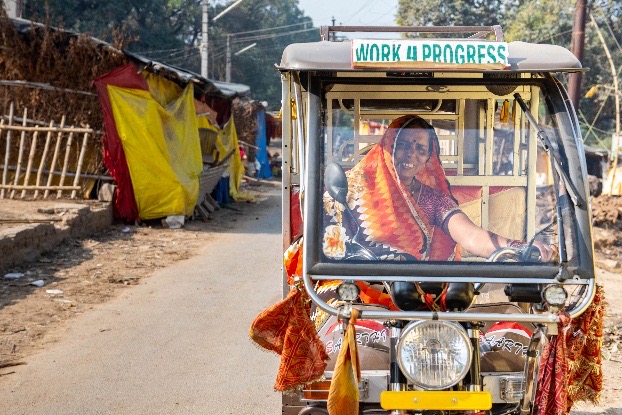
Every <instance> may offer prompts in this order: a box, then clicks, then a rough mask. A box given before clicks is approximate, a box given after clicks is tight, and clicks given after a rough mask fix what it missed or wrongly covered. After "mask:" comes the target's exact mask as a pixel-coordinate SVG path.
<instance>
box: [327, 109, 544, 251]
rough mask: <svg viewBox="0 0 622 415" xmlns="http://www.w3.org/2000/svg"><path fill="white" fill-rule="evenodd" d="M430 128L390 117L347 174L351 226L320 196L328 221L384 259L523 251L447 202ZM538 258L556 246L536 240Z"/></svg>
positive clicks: (409, 117) (451, 200)
mask: <svg viewBox="0 0 622 415" xmlns="http://www.w3.org/2000/svg"><path fill="white" fill-rule="evenodd" d="M439 153H440V147H439V142H438V137H437V136H436V133H435V131H434V128H433V127H432V126H430V125H429V124H428V123H427V122H426V121H424V120H423V119H422V118H420V117H418V116H412V115H407V116H403V117H400V118H398V119H396V120H394V121H393V122H392V123H391V125H390V126H389V129H388V130H387V131H386V132H385V134H384V136H383V137H382V139H381V140H380V142H379V143H378V145H376V146H374V147H373V148H372V150H371V151H370V152H369V153H368V154H367V155H366V156H365V157H364V158H363V159H362V160H361V161H360V162H359V163H358V164H357V165H356V166H354V167H353V168H352V169H351V170H350V171H348V173H347V176H348V205H349V206H350V208H351V210H352V211H353V213H354V215H355V216H356V217H357V222H358V223H352V221H351V220H350V217H349V216H348V215H342V213H343V209H344V208H343V206H341V205H340V204H339V203H338V202H335V201H333V200H332V199H331V198H330V197H329V196H325V198H324V202H325V208H326V211H327V213H328V218H329V219H330V222H331V224H333V225H334V224H335V223H337V224H338V225H341V226H343V228H344V229H345V231H346V234H347V235H348V237H349V238H352V237H353V236H354V235H355V234H356V233H357V230H358V227H359V226H360V228H361V229H360V232H359V236H358V238H357V239H358V241H357V242H360V243H361V245H363V246H365V248H367V249H368V250H370V251H372V252H373V253H374V254H376V256H378V257H379V258H381V259H389V260H391V259H393V260H431V261H451V260H459V259H460V254H459V251H458V250H457V249H456V246H457V244H459V245H461V246H462V247H463V248H464V249H465V250H467V251H469V252H471V253H473V254H474V255H477V256H480V257H489V256H490V255H491V254H492V253H493V252H494V251H495V250H496V249H497V248H499V247H504V246H514V247H516V246H520V245H522V244H524V243H523V242H522V241H516V240H510V239H507V238H505V237H503V236H500V235H497V234H495V233H492V232H489V231H486V230H484V229H482V228H480V227H478V226H477V225H475V224H474V223H473V222H472V221H471V220H470V219H469V218H468V217H467V215H466V214H464V213H463V212H462V211H461V210H460V207H459V206H458V204H457V203H456V201H455V199H454V198H453V197H452V195H451V192H450V189H449V183H448V181H447V179H446V178H445V173H444V170H443V168H442V165H441V161H440V158H439ZM534 246H536V247H537V248H538V249H539V250H540V253H541V256H542V261H543V262H547V261H551V260H552V259H553V258H554V256H555V254H556V249H555V247H553V246H549V245H545V244H541V243H539V242H535V243H534Z"/></svg>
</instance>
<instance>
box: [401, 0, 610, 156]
mask: <svg viewBox="0 0 622 415" xmlns="http://www.w3.org/2000/svg"><path fill="white" fill-rule="evenodd" d="M575 3H576V1H575V0H525V1H517V0H488V1H484V0H419V1H416V2H413V1H411V0H399V3H398V12H397V16H396V21H397V23H398V24H399V25H402V26H431V25H434V26H490V25H496V24H500V25H501V26H502V27H503V31H504V37H505V40H506V41H513V40H521V41H525V42H532V43H552V44H557V45H561V46H564V47H566V48H569V49H570V47H571V39H572V27H573V20H574V8H575ZM587 3H588V17H587V20H586V30H585V47H584V53H583V61H582V64H583V66H584V67H586V68H589V71H588V72H587V73H585V74H583V76H582V78H583V79H582V83H581V85H582V96H584V98H582V99H581V102H580V105H579V108H578V112H579V120H580V121H581V124H582V129H583V132H584V139H585V140H586V142H588V143H589V144H592V145H596V146H601V147H607V148H608V147H609V146H610V143H611V135H612V133H613V132H614V128H615V125H614V120H615V113H614V111H615V106H614V102H613V90H612V89H613V88H612V85H613V75H612V73H611V69H610V65H609V62H608V60H607V58H606V55H605V52H604V47H603V44H602V42H601V41H600V39H599V38H598V36H597V34H596V28H595V26H594V24H592V23H590V21H591V19H590V17H589V14H591V15H592V16H593V17H594V20H595V21H596V24H597V25H598V27H599V28H600V30H601V32H602V34H603V37H604V38H605V42H606V44H607V47H608V49H609V51H610V52H611V56H612V59H613V61H614V65H615V66H616V68H617V75H618V79H620V73H621V72H622V47H621V44H622V2H620V1H619V0H589V1H588V2H587ZM561 79H562V81H564V82H566V81H567V80H566V76H565V75H561ZM620 85H621V87H622V82H620ZM588 92H589V93H588ZM586 95H587V96H586Z"/></svg>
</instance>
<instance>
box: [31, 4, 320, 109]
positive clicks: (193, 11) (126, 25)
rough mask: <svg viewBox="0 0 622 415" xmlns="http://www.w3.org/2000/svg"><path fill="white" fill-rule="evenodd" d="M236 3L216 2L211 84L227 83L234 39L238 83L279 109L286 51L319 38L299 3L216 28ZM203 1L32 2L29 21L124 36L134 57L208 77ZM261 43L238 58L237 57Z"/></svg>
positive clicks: (260, 7) (239, 11) (265, 7)
mask: <svg viewBox="0 0 622 415" xmlns="http://www.w3.org/2000/svg"><path fill="white" fill-rule="evenodd" d="M232 2H233V1H219V0H216V1H214V0H210V1H209V7H208V16H209V18H210V20H209V25H208V26H209V32H208V33H209V35H208V49H209V51H208V59H209V73H208V77H209V78H212V79H216V80H221V81H224V80H225V72H226V71H225V70H226V57H227V35H231V36H230V51H231V81H232V82H238V83H243V84H246V85H249V86H250V87H251V93H252V95H253V97H254V98H255V99H258V100H262V101H268V103H269V105H270V107H272V108H273V109H278V108H279V107H280V100H281V92H280V89H281V86H280V81H279V79H280V78H279V74H278V72H277V71H276V70H275V69H274V64H275V63H278V62H280V60H281V53H282V52H283V49H284V48H285V46H286V45H288V44H290V43H294V42H308V41H313V40H318V39H319V30H318V29H314V28H313V22H312V21H311V19H310V18H309V17H306V16H305V15H304V14H303V12H302V11H301V10H300V9H299V8H298V1H297V0H245V1H243V2H242V3H241V4H240V5H239V6H237V7H236V8H234V9H233V10H231V11H230V12H228V13H227V14H225V15H224V16H223V17H222V18H220V19H218V20H217V21H215V22H214V21H213V18H214V17H215V16H216V15H218V14H219V13H220V12H222V11H223V10H224V9H225V8H227V7H228V6H229V5H230V4H231V3H232ZM201 3H202V2H201V0H131V1H130V0H107V1H105V2H102V1H99V0H45V1H42V2H27V3H26V8H25V16H24V17H26V18H29V19H32V20H35V21H42V20H47V21H49V23H50V24H52V25H56V26H61V27H64V28H65V29H69V30H74V31H77V32H83V33H88V34H91V35H92V36H94V37H98V38H101V39H103V40H111V37H112V36H113V35H114V34H115V33H119V31H121V32H122V33H124V34H125V36H126V39H127V40H128V41H129V42H128V45H127V50H129V51H132V52H135V53H139V54H142V55H144V56H146V57H148V58H150V59H153V60H157V61H160V62H163V63H166V64H169V65H173V66H178V67H183V68H184V69H187V70H190V71H193V72H196V73H200V72H201V55H200V44H201V32H202V14H201V12H202V10H201ZM252 43H256V46H254V47H253V48H252V49H249V50H248V51H245V52H243V53H242V54H240V55H239V56H237V55H235V53H236V52H238V51H240V50H241V49H242V48H244V47H246V46H248V45H250V44H252Z"/></svg>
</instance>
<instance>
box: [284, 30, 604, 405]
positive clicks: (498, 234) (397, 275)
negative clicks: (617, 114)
mask: <svg viewBox="0 0 622 415" xmlns="http://www.w3.org/2000/svg"><path fill="white" fill-rule="evenodd" d="M344 34H345V36H344ZM277 69H278V70H279V71H280V74H281V80H282V86H283V94H282V104H283V106H282V120H283V125H282V128H283V144H282V146H283V148H282V157H283V167H282V180H283V200H282V201H283V250H284V252H287V251H288V250H290V251H291V248H292V246H294V245H296V246H298V248H299V250H300V260H301V261H302V264H301V267H300V271H301V272H299V274H300V275H297V276H295V277H294V280H292V276H291V275H287V272H285V273H284V278H283V295H284V297H285V296H286V295H287V294H288V292H289V291H290V289H292V286H293V285H296V286H297V287H298V289H301V290H303V291H304V293H305V296H306V298H308V301H309V303H310V311H309V313H310V318H311V319H312V321H313V324H314V327H315V328H316V331H317V336H318V337H319V339H320V340H321V342H322V343H323V345H324V346H325V352H326V354H327V356H328V360H327V362H326V368H325V370H324V372H323V376H321V378H320V379H317V380H316V381H314V382H312V383H307V384H305V385H301V386H300V387H298V388H296V389H295V390H294V391H290V392H289V393H284V394H283V413H284V414H291V415H294V414H299V415H301V414H327V413H329V412H331V410H330V408H329V407H330V404H329V401H330V394H331V393H333V391H332V389H338V388H339V387H340V386H339V385H337V386H336V385H335V384H334V383H335V380H334V379H333V377H334V376H335V373H336V371H337V370H338V368H337V366H338V365H339V363H338V355H339V352H340V350H341V349H343V348H344V347H345V344H346V338H345V337H344V333H345V331H346V330H347V328H348V327H349V326H350V325H352V324H351V323H352V321H351V320H352V317H353V315H356V317H355V321H354V322H353V326H354V328H355V339H356V340H355V342H356V348H357V354H356V358H354V362H350V363H351V364H352V363H355V366H357V365H356V363H358V369H359V370H360V377H358V376H356V377H355V378H356V391H355V392H356V395H357V396H356V405H358V406H357V407H356V408H357V409H355V410H356V411H358V413H361V414H363V413H365V414H370V413H377V414H400V413H427V414H432V413H433V414H444V413H447V414H448V413H471V414H474V413H475V414H478V413H482V414H484V413H488V414H530V413H544V412H545V411H544V410H543V405H546V404H547V403H546V402H545V403H544V404H543V403H542V402H543V400H544V401H547V399H548V404H550V401H551V399H554V397H553V396H551V393H550V391H551V390H556V389H555V388H556V387H559V386H560V384H559V383H555V382H556V380H555V374H556V373H558V371H559V369H558V368H556V366H553V367H551V366H547V365H546V362H544V361H543V360H544V358H543V355H544V356H545V358H547V359H548V360H549V361H550V360H551V359H552V357H553V356H554V350H552V348H551V342H552V341H555V340H556V341H557V344H558V345H559V344H560V343H559V342H560V341H565V342H567V344H571V343H569V342H571V341H572V339H570V340H569V339H567V338H566V337H564V338H560V336H561V333H560V330H563V331H564V333H566V331H567V330H566V328H567V327H571V329H572V330H575V332H573V335H574V337H578V338H579V340H580V344H581V345H582V346H585V345H586V344H588V343H589V342H590V339H591V338H592V337H590V336H591V335H590V333H588V331H589V327H593V326H594V325H595V324H597V323H598V322H597V321H595V320H594V319H596V318H597V317H598V313H597V312H593V311H594V302H595V298H597V291H598V290H597V285H596V282H595V268H594V254H593V245H592V231H591V212H590V200H589V192H588V186H587V173H586V164H585V156H584V150H583V142H582V138H581V132H580V129H579V123H578V120H577V117H576V114H575V109H574V108H573V106H572V103H571V101H570V100H569V98H568V95H567V92H566V90H565V89H564V85H563V83H564V81H565V77H566V76H567V74H569V73H572V72H580V71H583V70H584V69H583V68H582V66H581V63H580V62H579V61H578V60H577V59H576V58H575V56H574V55H573V54H572V53H570V52H569V51H568V50H567V49H565V48H563V47H560V46H556V45H550V44H531V43H525V42H520V41H513V42H505V41H504V38H503V32H502V29H501V27H499V26H492V27H484V26H482V27H346V26H335V27H323V28H322V29H321V41H319V42H314V43H301V44H292V45H289V46H288V47H287V48H286V49H285V50H284V52H283V56H282V61H281V62H280V64H278V65H277ZM410 124H413V125H414V124H417V126H416V127H413V128H411V129H410V130H409V128H410V127H409V125H410ZM417 131H419V132H422V131H424V132H425V134H423V136H425V137H427V138H425V142H424V141H418V140H419V138H408V137H419V136H417V135H416V132H417ZM411 132H412V133H415V134H411V135H410V136H408V134H410V133H411ZM407 133H408V134H407ZM417 151H419V152H420V153H421V156H422V157H423V159H424V160H425V161H424V162H423V163H424V167H421V168H420V167H417V166H416V162H415V161H412V162H409V161H408V160H406V161H404V160H405V159H400V157H402V158H403V157H405V156H403V154H409V155H410V154H411V153H413V152H417ZM409 152H411V153H409ZM413 160H414V158H413ZM417 169H419V170H417ZM411 170H412V171H415V170H417V172H416V173H412V171H411ZM409 171H411V173H412V174H411V176H408V174H407V173H408V172H409ZM413 174H414V177H415V178H414V179H413ZM407 181H410V183H411V184H409V183H407ZM412 183H415V184H416V185H417V186H414V187H413V185H412ZM409 185H410V186H411V188H409V187H408V186H409ZM422 199H425V200H422ZM439 212H440V213H439ZM455 212H458V215H454V213H455ZM448 217H449V218H452V219H448ZM458 217H459V218H462V219H461V220H462V221H466V222H468V223H470V225H469V226H461V225H460V226H459V224H458V222H456V221H455V220H454V219H453V218H458ZM464 218H468V219H464ZM452 221H454V222H456V223H454V224H453V225H452ZM480 230H483V231H484V232H485V234H487V235H489V236H490V239H487V238H485V236H484V239H485V240H482V239H481V238H479V237H478V236H476V235H480V234H481V231H480ZM478 238H479V239H478ZM490 243H493V246H494V249H491V248H489V247H488V248H485V246H487V245H489V244H490ZM542 247H546V249H543V248H542ZM480 248H481V249H480ZM545 250H546V252H547V255H543V253H544V251H545ZM586 312H590V313H591V314H590V318H592V319H593V320H590V321H588V322H587V323H585V322H583V326H580V327H579V326H577V327H579V328H577V327H575V326H571V325H570V324H571V323H572V322H575V323H576V322H581V316H582V315H585V314H586ZM595 316H596V317H595ZM569 347H570V346H569ZM558 349H559V348H558ZM577 353H578V354H580V353H581V351H580V350H579V351H578V352H577ZM576 357H577V356H574V357H573V356H569V357H567V356H556V358H557V359H558V361H559V362H562V363H563V362H566V367H570V369H568V371H571V370H573V368H575V367H576V366H577V365H576V364H575V365H572V364H568V362H569V360H568V359H573V358H576ZM357 360H358V362H356V361H357ZM597 360H598V356H596V357H593V362H596V363H598V362H597ZM354 369H355V371H356V369H357V368H356V367H355V368H354ZM544 371H546V372H547V373H544ZM564 375H565V376H566V378H567V380H566V383H565V384H561V386H564V387H565V388H566V390H568V391H570V392H572V388H571V387H570V386H572V385H569V383H568V382H569V381H568V379H570V381H573V380H574V381H575V382H576V379H575V378H573V374H572V373H570V374H568V373H565V374H564ZM593 375H594V373H592V374H591V375H590V376H593ZM586 379H587V378H586V377H584V378H583V380H582V383H583V387H585V385H586V384H587V383H588V382H587V380H586ZM594 385H595V384H594ZM594 385H592V386H594ZM574 387H576V385H575V386H574ZM594 389H597V386H594ZM337 392H338V391H337ZM334 413H335V411H334V410H332V414H333V415H334Z"/></svg>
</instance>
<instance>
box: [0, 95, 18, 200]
mask: <svg viewBox="0 0 622 415" xmlns="http://www.w3.org/2000/svg"><path fill="white" fill-rule="evenodd" d="M14 111H15V104H14V103H13V101H11V106H10V107H9V126H11V125H13V112H14ZM11 133H12V131H11V130H8V131H7V133H6V151H5V153H4V171H3V172H2V185H3V186H4V185H6V182H7V178H8V176H7V175H8V173H9V170H8V166H9V155H10V153H11ZM0 199H4V189H2V190H0Z"/></svg>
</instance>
